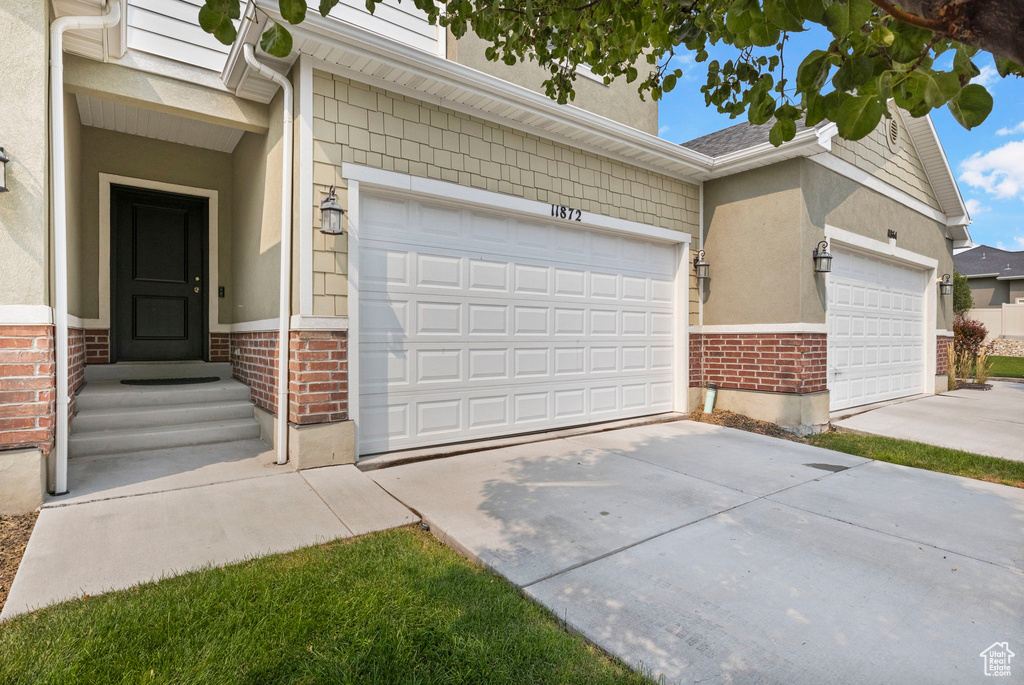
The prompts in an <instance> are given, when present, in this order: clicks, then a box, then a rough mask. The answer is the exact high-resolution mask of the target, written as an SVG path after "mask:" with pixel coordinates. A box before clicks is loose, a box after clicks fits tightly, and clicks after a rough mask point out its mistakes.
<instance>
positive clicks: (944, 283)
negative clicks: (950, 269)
mask: <svg viewBox="0 0 1024 685" xmlns="http://www.w3.org/2000/svg"><path fill="white" fill-rule="evenodd" d="M939 293H940V294H942V295H952V294H953V281H951V280H949V274H942V280H941V281H939Z"/></svg>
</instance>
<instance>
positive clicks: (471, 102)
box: [0, 0, 970, 497]
mask: <svg viewBox="0 0 1024 685" xmlns="http://www.w3.org/2000/svg"><path fill="white" fill-rule="evenodd" d="M196 12H197V4H196V0H126V1H125V2H122V3H118V2H115V1H114V0H109V1H108V2H102V1H101V0H53V2H52V3H50V2H48V1H45V0H24V1H23V2H18V3H7V5H6V6H5V7H4V8H3V9H0V31H2V34H0V37H2V40H0V54H2V56H3V58H4V63H5V73H6V74H8V80H7V82H6V83H5V88H4V89H3V90H2V91H0V115H2V116H0V120H2V121H4V122H5V123H4V128H3V131H2V133H0V136H2V139H0V145H3V146H4V148H5V149H6V151H7V153H8V154H9V155H10V158H11V162H9V163H8V164H7V179H8V180H7V185H8V188H9V191H10V192H7V193H3V194H0V225H2V226H3V231H2V232H0V271H2V273H3V276H4V279H3V285H2V286H0V339H2V340H3V345H2V347H0V354H2V355H3V356H2V357H0V361H2V363H3V364H4V366H3V374H4V376H5V378H4V381H3V382H4V385H3V386H2V387H0V409H2V411H3V417H4V418H2V419H0V422H2V423H0V447H2V448H3V449H4V450H7V451H4V452H0V461H2V462H3V463H2V464H0V468H3V469H6V470H5V471H4V473H5V474H20V475H19V476H18V477H17V478H15V477H14V476H13V475H12V477H11V478H7V480H5V481H4V485H3V487H4V488H6V490H8V491H13V490H15V489H17V488H18V487H22V488H29V489H31V488H32V487H35V488H37V489H38V487H39V482H40V477H41V474H42V471H41V465H42V464H44V463H48V464H49V467H50V474H49V476H48V481H49V488H50V489H51V490H56V491H57V492H63V491H65V490H66V489H67V488H69V487H70V488H74V487H75V484H74V483H73V482H71V483H68V478H67V458H68V455H69V452H70V456H71V457H72V458H74V457H76V456H79V455H86V454H97V453H98V454H102V453H106V452H112V451H139V450H144V449H148V448H153V447H161V446H168V445H174V444H178V445H182V444H195V443H204V442H215V441H225V440H231V439H236V438H242V437H248V436H252V435H255V434H257V433H258V434H261V435H262V436H263V437H264V439H266V440H267V441H268V442H269V443H270V444H272V445H278V446H280V447H281V448H280V449H279V450H278V451H279V453H280V457H279V461H282V462H283V461H284V460H285V457H286V455H285V450H284V449H283V445H282V442H281V441H282V440H286V441H287V443H288V446H287V457H289V458H290V459H291V460H292V461H293V462H294V463H295V464H296V465H297V466H298V467H299V468H309V467H314V466H321V465H325V464H333V463H345V462H352V461H355V460H357V459H360V458H365V457H366V456H368V455H373V454H378V453H382V452H388V451H393V450H401V449H408V448H423V447H430V446H434V445H439V444H444V443H451V442H458V441H465V440H471V439H479V438H488V437H496V436H503V435H510V434H516V433H524V432H533V431H538V430H545V429H552V428H557V427H564V426H572V425H580V424H587V423H594V422H600V421H606V420H611V419H622V418H629V417H635V416H642V415H649V414H657V413H661V412H670V411H678V412H685V411H689V410H690V409H692V408H693V407H695V406H697V403H698V402H699V400H700V396H701V394H702V393H703V389H704V387H705V386H706V384H707V383H709V382H714V383H717V384H718V386H719V387H720V388H721V391H720V401H719V406H721V407H724V408H727V409H733V410H736V411H741V412H744V413H746V414H750V415H752V416H755V417H759V418H764V419H769V420H773V421H778V422H780V423H783V424H785V425H789V426H794V427H798V428H801V429H804V430H814V429H817V428H820V427H821V426H823V425H825V424H826V423H827V422H828V418H829V412H830V410H833V409H838V408H844V407H848V406H852V405H855V404H864V403H868V402H874V401H878V400H884V399H889V398H893V397H899V396H905V395H912V394H918V393H930V392H934V390H935V388H936V387H945V381H944V380H941V378H942V376H943V374H945V358H944V354H943V347H944V346H943V340H945V339H946V338H948V337H949V335H950V333H949V328H950V326H951V320H952V312H951V304H950V300H951V298H950V297H943V296H940V295H939V290H938V287H937V285H936V282H937V280H938V279H939V277H941V276H942V275H943V274H944V273H948V272H951V271H952V250H953V248H954V247H957V246H963V245H966V244H969V241H970V237H969V235H968V233H967V230H966V226H967V224H968V223H969V217H968V216H967V213H966V210H965V208H964V205H963V202H962V201H961V199H960V195H959V192H958V191H957V187H956V183H955V181H954V178H953V176H952V174H951V173H950V170H949V167H948V165H947V163H946V160H945V157H944V155H943V153H942V148H941V146H940V145H939V141H938V139H937V137H936V135H935V131H934V129H933V128H932V125H931V122H930V121H929V120H928V118H922V119H910V118H904V117H903V116H901V115H899V114H896V116H895V117H894V119H893V120H892V122H888V121H886V122H883V124H882V125H880V127H879V130H878V131H876V132H875V133H874V134H872V136H871V137H870V138H868V139H867V140H864V141H861V142H857V143H850V142H847V141H843V140H841V139H839V138H837V137H836V136H835V133H836V131H835V127H834V126H832V125H823V126H819V127H815V128H813V129H804V130H801V131H800V132H799V133H798V134H797V136H796V138H795V139H794V140H793V141H791V142H789V143H787V144H785V145H783V146H782V147H780V148H778V149H776V148H774V147H772V146H771V145H770V144H769V143H768V142H767V129H766V128H764V127H750V126H748V125H746V124H744V125H741V126H739V127H733V128H730V129H727V130H726V131H722V132H719V133H717V134H712V135H711V136H705V137H704V138H701V139H698V140H695V141H691V142H690V143H688V144H686V145H685V146H679V145H675V144H672V143H669V142H668V141H665V140H661V139H659V138H658V137H657V136H656V133H657V106H656V104H655V103H652V102H649V101H648V102H643V101H641V100H640V99H639V98H638V96H637V94H636V93H635V91H634V89H633V86H631V85H629V84H625V83H616V84H613V85H611V86H605V85H603V84H601V83H599V82H597V81H595V80H593V79H590V78H587V76H586V74H582V75H581V78H580V79H579V81H578V84H577V88H578V96H577V98H576V100H575V104H574V105H572V106H559V105H557V104H556V103H554V102H552V101H551V100H549V99H548V98H546V97H545V96H544V95H542V94H541V93H539V92H537V88H538V86H539V84H540V82H541V80H542V78H543V72H542V71H541V70H539V69H538V68H536V67H535V66H530V65H520V66H517V67H516V68H515V69H510V68H508V67H506V66H504V65H501V64H494V63H491V62H488V61H486V60H484V59H483V46H482V44H481V42H480V41H479V40H477V39H475V38H472V37H469V38H464V39H462V40H459V41H455V40H453V39H452V38H451V36H446V35H444V33H443V32H439V30H438V29H437V28H436V27H432V26H430V25H429V24H428V23H427V22H426V21H425V20H424V18H423V16H422V15H421V14H420V13H419V12H418V11H417V10H415V9H414V7H413V6H412V5H411V4H409V3H402V4H401V5H391V4H388V5H383V6H380V7H378V9H377V12H376V14H375V15H370V14H369V13H367V12H366V11H365V10H364V9H363V8H362V3H361V2H360V1H359V0H346V1H345V2H343V3H342V4H339V5H338V6H337V7H336V8H335V9H334V10H333V11H332V14H331V16H329V17H327V18H321V17H320V16H318V14H317V13H316V12H315V11H313V12H310V15H309V17H308V18H307V20H306V22H305V23H303V24H302V25H301V26H299V27H294V28H292V32H293V35H294V38H295V42H294V52H293V54H292V56H291V57H290V58H289V59H287V60H278V59H272V58H270V57H269V56H267V55H265V54H263V53H261V52H260V51H259V49H258V48H256V47H255V46H256V44H257V43H258V39H259V35H260V33H261V31H262V30H263V28H264V27H265V25H266V22H267V21H268V17H270V18H278V19H279V18H280V17H279V16H278V14H277V3H276V2H266V3H262V2H261V3H260V11H259V12H258V13H257V12H256V8H255V5H254V4H253V3H252V2H250V3H249V4H248V6H246V7H245V10H244V19H243V21H241V22H239V32H238V39H237V41H236V43H235V44H234V45H233V46H232V47H231V48H230V49H228V48H226V47H224V46H221V45H219V44H218V43H217V42H216V41H214V40H213V39H212V38H211V37H210V36H208V35H207V34H205V33H203V32H202V31H201V30H200V29H199V27H198V26H197V19H196ZM65 15H79V16H80V15H87V16H90V17H93V18H92V19H85V20H77V19H76V20H64V21H62V22H58V23H56V24H53V26H55V30H54V39H55V40H54V41H52V42H51V40H50V39H49V38H48V34H49V33H50V26H51V22H53V19H54V17H59V16H65ZM99 16H106V17H108V20H106V21H107V23H108V24H109V26H107V27H106V28H92V27H90V28H83V24H89V26H95V25H97V22H98V21H100V20H98V19H96V17H99ZM90 22H91V23H90ZM68 24H70V26H69V27H68V26H65V25H68ZM62 27H63V28H69V30H67V31H66V33H64V34H63V55H60V54H58V55H57V59H56V60H54V62H53V66H52V71H51V72H50V73H49V74H48V70H47V51H48V49H49V48H50V46H51V45H52V46H53V47H54V49H55V50H56V49H60V45H61V43H60V42H59V41H58V40H56V39H57V38H59V36H58V34H59V33H60V29H61V28H62ZM61 58H63V70H61ZM272 70H273V71H272ZM48 79H52V83H53V85H54V88H53V89H52V91H48V87H47V84H48ZM694 106H703V105H702V104H701V103H695V104H694ZM51 114H52V116H51ZM292 117H294V123H290V122H291V118H292ZM48 119H49V120H50V124H51V125H50V127H49V128H48V126H47V121H48ZM51 152H52V157H51ZM332 187H336V189H337V200H338V202H339V203H340V204H341V206H343V207H344V208H345V210H346V211H347V214H346V216H345V219H344V224H343V225H344V229H345V235H326V234H324V233H323V232H321V229H322V228H323V226H322V223H321V211H320V205H321V202H322V201H323V200H324V199H325V198H326V197H327V196H328V193H329V191H330V190H331V188H332ZM51 195H53V196H54V197H53V200H54V201H53V203H52V208H51V203H50V196H51ZM282 236H285V240H283V241H282ZM289 236H290V237H289ZM822 240H826V241H827V242H828V249H829V251H830V252H831V253H832V254H833V255H834V261H833V270H832V273H831V274H829V275H824V274H816V273H815V271H814V263H813V262H812V255H811V252H812V249H813V248H814V247H815V246H816V245H817V244H818V243H819V241H822ZM701 249H702V250H704V251H705V258H706V261H707V262H708V263H709V264H710V272H711V273H710V278H709V279H701V281H700V284H699V285H698V279H696V277H695V273H694V271H695V269H694V265H693V260H694V255H695V253H696V252H697V251H698V250H701ZM282 252H283V253H284V254H283V255H282ZM282 257H284V258H282ZM281 284H283V288H282V287H281ZM280 340H287V341H290V342H289V345H288V348H289V349H288V354H287V355H286V357H285V359H284V360H283V362H284V364H285V365H286V367H287V371H286V372H287V373H289V374H290V376H289V382H288V383H287V384H283V385H279V384H278V383H277V382H276V378H277V377H278V374H279V373H281V372H282V369H281V366H280V365H279V363H280V361H282V360H279V359H278V350H279V349H280V347H281V346H280V345H279V341H280ZM137 362H145V363H144V364H139V363H137ZM152 362H169V363H171V364H163V365H160V364H153V363H152ZM172 364H173V365H172ZM131 376H158V377H173V378H178V377H184V376H210V377H213V378H216V377H218V376H233V377H234V378H235V379H238V380H239V381H241V382H243V383H245V384H246V385H248V386H249V388H248V389H246V388H245V387H244V386H241V385H239V384H238V383H236V382H234V381H230V380H220V381H217V382H213V383H210V384H209V385H208V386H207V388H206V390H203V389H202V387H201V386H190V385H185V386H181V387H180V388H177V389H166V388H162V387H161V386H158V387H157V389H155V390H154V389H153V388H149V389H148V390H147V389H145V388H146V386H142V388H143V389H142V390H140V389H139V386H124V385H121V384H120V383H118V382H117V381H119V380H120V379H122V378H125V377H131ZM936 377H939V378H940V380H939V381H938V384H937V382H936ZM83 383H85V386H84V389H83ZM239 389H241V390H242V391H243V393H244V394H243V395H242V396H241V397H240V396H239V395H238V394H237V393H238V390H239ZM65 391H66V392H65ZM76 393H79V394H76ZM250 401H251V402H252V404H250V403H249V402H250ZM253 405H255V409H254V408H253ZM285 405H287V408H288V411H287V414H286V417H287V419H288V421H287V422H286V423H276V421H275V416H276V415H277V414H278V413H279V411H278V409H279V407H282V406H285ZM76 410H77V414H75V412H76ZM253 412H255V416H256V420H254V419H253V418H252V417H253ZM69 420H70V429H69V428H68V425H67V424H68V421H69ZM285 429H287V430H285ZM69 435H70V439H69ZM197 449H198V448H197ZM32 478H34V481H31V479H32ZM31 482H34V483H35V485H34V486H32V484H31ZM2 496H3V493H0V497H2Z"/></svg>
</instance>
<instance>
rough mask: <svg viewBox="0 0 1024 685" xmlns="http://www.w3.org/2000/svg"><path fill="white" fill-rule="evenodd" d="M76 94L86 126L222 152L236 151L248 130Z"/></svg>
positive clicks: (79, 109) (79, 110)
mask: <svg viewBox="0 0 1024 685" xmlns="http://www.w3.org/2000/svg"><path fill="white" fill-rule="evenodd" d="M76 97H77V99H78V114H79V116H80V117H81V120H82V125H83V126H94V127H96V128H104V129H107V130H108V131H117V132H118V133H128V134H131V135H136V136H145V137H146V138H155V139H156V140H166V141H168V142H171V143H181V144H182V145H192V146H194V147H201V148H206V149H208V150H217V151H218V152H233V151H234V149H235V145H237V144H238V141H239V140H240V139H241V138H242V134H243V133H245V132H244V131H242V130H241V129H237V128H228V127H227V126H218V125H217V124H211V123H208V122H205V121H198V120H195V119H187V118H185V117H180V116H177V115H174V114H167V113H165V112H157V111H155V110H150V109H144V108H142V107H136V106H135V105H129V104H125V103H123V102H115V101H113V100H104V99H102V98H97V97H91V96H89V95H77V96H76Z"/></svg>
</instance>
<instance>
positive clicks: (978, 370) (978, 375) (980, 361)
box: [974, 347, 992, 383]
mask: <svg viewBox="0 0 1024 685" xmlns="http://www.w3.org/2000/svg"><path fill="white" fill-rule="evenodd" d="M991 376H992V362H990V361H989V360H988V350H986V349H985V348H984V347H983V348H981V351H980V352H978V358H977V360H976V361H975V362H974V382H975V383H987V382H988V379H989V378H990V377H991Z"/></svg>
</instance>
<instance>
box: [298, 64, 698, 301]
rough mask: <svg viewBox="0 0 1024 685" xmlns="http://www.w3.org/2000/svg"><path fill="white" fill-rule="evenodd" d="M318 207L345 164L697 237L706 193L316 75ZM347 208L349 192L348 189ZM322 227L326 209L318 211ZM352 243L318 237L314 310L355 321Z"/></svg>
mask: <svg viewBox="0 0 1024 685" xmlns="http://www.w3.org/2000/svg"><path fill="white" fill-rule="evenodd" d="M313 86H314V98H313V115H314V121H313V137H314V141H315V142H314V147H313V160H314V168H313V181H314V184H315V192H314V194H313V195H314V197H313V202H314V204H317V205H318V204H319V202H320V199H321V198H322V197H323V195H324V194H325V193H326V192H327V189H328V188H329V187H330V185H332V184H335V185H337V186H338V188H339V190H342V189H344V188H345V187H346V186H345V181H344V179H343V178H342V176H341V172H342V169H341V165H342V163H343V162H352V163H355V164H364V165H367V166H371V167H375V168H379V169H385V170H388V171H396V172H400V173H407V174H412V175H414V176H423V177H427V178H434V179H439V180H443V181H448V182H452V183H459V184H462V185H466V186H472V187H475V188H482V189H484V190H489V191H492V192H499V193H505V194H508V195H513V196H516V197H522V198H526V199H530V200H538V201H541V202H551V203H556V204H566V205H571V206H573V207H577V208H579V209H582V210H584V211H588V212H595V213H600V214H605V215H608V216H612V217H617V218H622V219H627V220H631V221H638V222H642V223H647V224H651V225H654V226H660V227H663V228H669V229H673V230H679V231H686V232H689V233H690V234H691V235H693V234H695V233H696V231H697V222H698V195H699V191H698V187H697V186H695V185H693V184H689V183H685V182H683V181H679V180H676V179H672V178H669V177H667V176H662V175H659V174H655V173H652V172H649V171H645V170H642V169H638V168H636V167H632V166H628V165H625V164H622V163H620V162H617V161H613V160H610V159H607V158H603V157H600V156H598V155H596V154H593V153H590V152H584V151H582V150H578V149H575V148H571V147H568V146H566V145H562V144H558V143H554V142H551V141H549V140H544V139H542V138H538V137H536V136H532V135H528V134H525V133H521V132H519V131H515V130H513V129H511V128H508V127H505V126H499V125H496V124H493V123H490V122H488V121H484V120H482V119H477V118H475V117H472V116H469V115H466V114H462V113H459V112H455V111H452V110H448V109H444V108H442V107H438V106H436V105H431V104H428V103H424V102H421V101H418V100H414V99H411V98H405V97H402V96H400V95H397V94H394V93H389V92H386V91H384V90H381V89H379V88H371V87H369V86H366V85H363V84H361V83H357V82H354V81H349V80H347V79H344V78H341V77H335V76H332V75H330V74H326V73H322V72H314V76H313ZM339 199H340V202H341V203H342V205H343V206H347V201H348V199H347V193H344V192H339ZM314 217H315V219H314V222H315V225H316V226H319V220H320V218H319V212H318V211H315V212H314ZM347 249H348V248H347V241H346V239H345V238H344V237H342V238H329V237H325V236H323V235H322V234H321V233H319V232H316V233H314V255H313V279H314V280H313V313H314V315H316V316H333V315H338V316H341V315H347V314H348V302H347V279H346V274H347V269H348V259H347Z"/></svg>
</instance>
